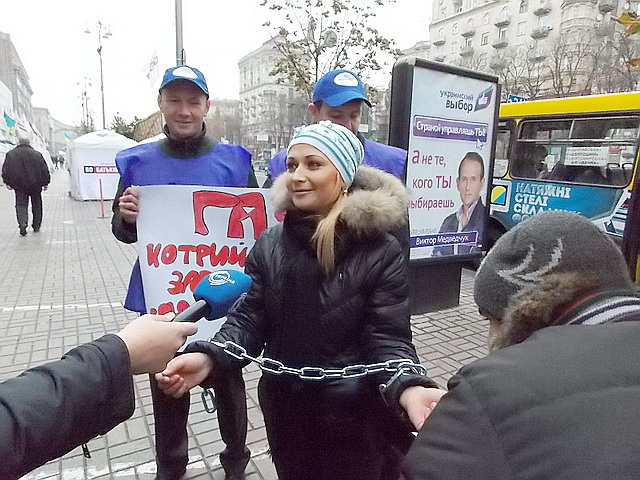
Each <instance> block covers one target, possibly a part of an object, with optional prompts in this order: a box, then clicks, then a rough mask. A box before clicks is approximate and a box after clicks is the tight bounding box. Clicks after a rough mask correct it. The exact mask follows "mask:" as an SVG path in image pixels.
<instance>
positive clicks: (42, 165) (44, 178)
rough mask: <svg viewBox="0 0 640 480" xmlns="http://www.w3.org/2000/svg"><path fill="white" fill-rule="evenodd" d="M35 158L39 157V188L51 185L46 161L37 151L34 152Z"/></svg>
mask: <svg viewBox="0 0 640 480" xmlns="http://www.w3.org/2000/svg"><path fill="white" fill-rule="evenodd" d="M35 153H36V156H37V157H39V161H38V177H39V178H40V186H41V187H46V186H47V185H49V183H51V173H50V172H49V166H48V165H47V161H46V160H45V159H44V157H43V156H42V154H41V153H40V152H38V151H35Z"/></svg>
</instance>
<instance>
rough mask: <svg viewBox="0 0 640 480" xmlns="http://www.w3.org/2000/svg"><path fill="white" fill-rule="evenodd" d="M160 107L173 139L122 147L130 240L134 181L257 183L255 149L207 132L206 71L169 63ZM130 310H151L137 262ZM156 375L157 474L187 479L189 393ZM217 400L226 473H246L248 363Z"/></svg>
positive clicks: (122, 193)
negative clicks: (167, 386) (179, 393)
mask: <svg viewBox="0 0 640 480" xmlns="http://www.w3.org/2000/svg"><path fill="white" fill-rule="evenodd" d="M158 106H159V107H160V111H161V112H162V114H163V115H164V118H165V121H166V125H165V127H164V133H165V134H166V136H167V138H165V139H163V140H160V141H158V142H153V143H147V144H142V145H137V146H135V147H132V148H129V149H127V150H124V151H122V152H120V153H118V155H117V157H116V165H117V167H118V171H119V172H120V185H119V187H118V191H117V193H116V197H115V200H114V202H113V209H114V210H113V212H114V213H113V219H112V222H111V224H112V230H113V234H114V235H115V237H116V238H117V239H118V240H120V241H122V242H125V243H134V242H136V241H137V240H138V237H137V231H136V220H137V217H138V194H137V190H136V188H135V187H133V186H132V185H169V184H170V185H204V186H211V187H257V186H258V184H257V182H256V180H255V175H254V173H253V168H252V166H251V154H250V153H249V152H248V151H247V150H245V149H244V148H242V147H240V146H239V145H229V144H223V143H217V142H215V141H213V140H212V139H211V138H210V137H208V136H207V135H206V129H205V124H204V117H205V116H206V114H207V112H208V111H209V106H210V102H209V90H208V88H207V83H206V81H205V78H204V75H203V74H202V73H201V72H200V71H199V70H197V69H195V68H191V67H188V66H186V65H182V66H178V67H173V68H169V69H168V70H167V71H166V72H165V74H164V77H163V80H162V84H161V86H160V92H159V95H158ZM124 306H125V308H126V309H128V310H132V311H135V312H141V313H142V312H145V311H146V305H145V301H144V293H143V289H142V276H141V273H140V266H139V264H138V262H137V261H136V264H135V265H134V268H133V272H132V273H131V280H130V283H129V290H128V292H127V298H126V300H125V305H124ZM150 381H151V394H152V398H153V416H154V419H155V434H156V437H155V439H156V463H157V467H158V474H157V479H159V480H177V479H179V478H181V477H182V476H183V475H184V473H185V471H186V467H187V463H188V461H189V457H188V437H187V417H188V414H189V406H190V400H189V396H188V395H187V396H184V397H182V398H180V399H175V398H171V397H168V396H166V395H164V394H163V393H162V392H161V391H160V390H159V388H158V386H157V383H156V381H155V379H154V378H151V379H150ZM212 387H213V389H214V392H215V395H216V402H217V406H218V409H217V414H218V423H219V425H220V435H221V437H222V440H223V442H224V443H225V444H226V447H225V449H224V451H223V452H222V453H221V454H220V463H221V464H222V467H223V468H224V470H225V474H226V477H225V478H226V479H228V480H231V479H233V480H239V479H244V478H245V473H244V472H245V468H246V466H247V464H248V462H249V458H250V455H251V453H250V451H249V449H248V448H247V447H246V444H245V443H246V437H247V401H246V396H245V385H244V380H243V378H242V366H238V367H237V368H235V369H230V370H228V371H227V372H225V375H220V376H218V377H216V379H215V382H214V383H213V385H212Z"/></svg>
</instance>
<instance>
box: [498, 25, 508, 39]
mask: <svg viewBox="0 0 640 480" xmlns="http://www.w3.org/2000/svg"><path fill="white" fill-rule="evenodd" d="M506 39H507V29H506V27H502V28H500V29H499V30H498V40H500V41H501V42H502V41H505V40H506Z"/></svg>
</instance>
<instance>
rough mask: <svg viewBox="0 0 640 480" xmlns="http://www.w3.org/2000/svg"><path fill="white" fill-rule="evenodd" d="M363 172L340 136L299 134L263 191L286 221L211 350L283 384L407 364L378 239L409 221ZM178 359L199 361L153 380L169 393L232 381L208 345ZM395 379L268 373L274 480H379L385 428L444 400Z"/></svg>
mask: <svg viewBox="0 0 640 480" xmlns="http://www.w3.org/2000/svg"><path fill="white" fill-rule="evenodd" d="M361 161H362V144H361V143H360V142H359V141H358V139H357V137H356V136H355V135H354V134H353V133H351V132H350V131H349V130H347V129H346V128H344V127H342V126H340V125H334V124H332V123H330V122H321V123H320V124H316V125H311V126H307V127H302V128H301V129H299V130H298V131H297V132H296V134H295V136H294V139H293V140H292V142H291V144H290V146H289V150H288V160H287V165H288V170H287V172H286V173H284V174H282V175H280V177H278V179H277V180H276V181H275V183H274V185H273V187H272V200H273V203H274V206H275V208H276V210H278V211H282V210H285V211H286V217H285V219H284V222H283V223H281V224H279V225H277V226H275V227H273V228H271V229H269V230H267V231H265V232H264V233H263V234H262V235H261V236H260V238H259V239H258V241H257V243H256V245H255V246H254V248H253V249H252V250H251V253H250V254H249V256H248V258H247V262H246V266H245V271H246V273H247V274H249V275H250V276H251V278H252V280H253V283H252V285H251V288H250V290H249V292H248V293H247V295H246V297H245V298H244V299H243V300H242V301H241V302H238V303H237V304H236V305H235V307H234V308H233V309H232V311H231V312H229V315H228V319H227V322H226V323H225V324H224V325H223V327H222V329H221V330H220V331H219V332H218V333H217V334H216V336H215V337H214V342H225V341H232V342H234V343H235V344H237V345H240V346H242V347H244V348H245V349H246V350H247V352H248V353H249V355H252V356H257V355H259V354H260V353H263V355H264V357H267V358H269V359H273V360H275V361H277V362H281V363H282V364H284V366H285V367H289V368H290V369H293V370H289V372H294V373H295V372H296V371H298V372H299V371H300V369H302V368H303V367H321V368H322V369H325V370H341V369H343V368H345V367H348V366H353V365H363V364H365V365H369V364H379V363H384V362H387V361H389V360H408V361H410V362H414V363H415V362H417V356H416V353H415V349H414V347H413V345H412V343H411V330H410V323H409V320H410V316H409V307H408V299H407V278H406V262H405V258H404V254H403V250H402V247H401V245H400V242H399V241H398V239H397V238H396V237H394V236H393V235H392V234H391V233H389V232H390V231H393V230H396V229H397V228H398V227H399V226H401V225H402V224H403V222H404V221H405V219H406V206H407V201H408V194H407V191H406V189H405V187H404V186H403V185H402V183H401V182H400V181H399V180H397V179H396V178H395V177H394V176H393V175H390V174H387V173H384V172H382V171H380V170H377V169H375V168H372V167H360V168H358V167H359V164H360V162H361ZM187 351H188V352H203V353H206V355H202V353H196V354H186V355H182V356H180V357H177V358H176V359H174V360H173V361H172V362H171V363H170V364H169V365H168V367H167V370H165V372H163V374H159V375H158V381H159V383H160V384H161V387H162V388H163V389H164V390H165V393H167V394H171V395H174V396H180V395H182V393H183V392H185V391H186V390H188V389H189V388H192V387H193V386H195V385H197V384H199V383H202V382H204V383H206V378H207V377H208V376H209V375H210V374H211V372H212V371H213V370H214V369H215V370H217V369H221V368H228V367H233V368H237V360H235V359H234V358H233V357H231V356H229V355H227V354H226V353H225V352H224V351H223V350H222V349H221V348H219V346H216V345H214V344H212V343H210V342H197V343H194V344H192V345H190V346H188V347H187ZM274 365H276V364H271V363H270V366H272V367H274ZM275 368H276V369H277V368H278V367H275ZM354 371H356V369H354V370H347V373H349V372H354ZM307 372H308V373H310V374H314V373H317V371H316V370H313V371H307ZM394 373H395V371H394V369H388V370H383V371H378V372H375V373H372V374H369V375H365V376H359V377H349V378H333V377H332V378H329V379H327V378H325V379H323V380H310V379H302V378H300V376H299V375H295V374H290V373H283V374H274V373H268V372H267V373H265V374H264V375H263V376H262V378H261V379H260V384H259V389H258V394H259V400H260V405H261V407H262V411H263V414H264V418H265V425H266V428H267V436H268V439H269V444H270V446H271V452H272V455H273V460H274V463H275V465H276V469H277V471H278V476H279V478H280V479H281V480H287V479H303V478H304V479H343V478H344V479H350V480H353V479H363V480H364V479H366V480H375V479H379V478H383V473H382V472H383V469H384V468H388V466H385V467H383V465H382V464H383V462H384V461H385V458H386V459H388V458H389V455H388V452H387V451H385V450H386V449H387V448H388V447H389V442H388V441H385V440H388V439H383V438H382V437H383V436H384V435H382V434H381V431H382V426H383V425H385V424H386V423H387V422H386V421H385V420H384V417H385V416H388V413H395V414H397V415H402V414H403V413H406V414H407V415H408V418H409V419H410V420H411V422H412V423H413V424H414V426H416V427H419V426H420V425H421V423H422V422H423V421H424V418H425V417H426V416H427V415H428V414H429V412H430V409H431V408H432V407H433V404H434V402H437V400H438V399H439V398H440V396H441V395H442V393H443V392H442V391H440V390H437V385H436V384H435V383H434V382H433V381H431V380H430V379H429V378H428V377H426V376H424V375H421V374H420V372H419V371H418V369H417V368H414V369H413V370H412V371H407V372H404V374H401V375H396V376H395V378H394ZM392 378H393V381H391V380H392ZM382 384H388V386H387V387H386V388H382V389H381V390H383V396H384V401H383V399H382V398H381V397H380V395H379V394H378V391H379V386H380V385H382ZM425 387H426V388H425ZM385 403H386V405H388V407H386V406H385ZM401 405H402V407H404V408H402V407H401ZM385 410H386V411H385ZM394 410H395V412H394ZM405 410H406V412H405Z"/></svg>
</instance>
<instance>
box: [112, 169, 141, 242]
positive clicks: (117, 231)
mask: <svg viewBox="0 0 640 480" xmlns="http://www.w3.org/2000/svg"><path fill="white" fill-rule="evenodd" d="M125 190H126V188H125V186H124V184H123V183H122V180H120V182H118V190H117V191H116V195H115V197H114V199H113V205H112V206H111V210H112V211H113V216H112V217H111V231H112V232H113V236H114V237H116V238H117V239H118V240H120V241H121V242H123V243H136V242H137V241H138V229H137V225H136V224H135V223H127V222H125V221H124V220H123V219H122V215H120V211H119V210H118V202H119V201H120V197H122V194H123V193H124V191H125Z"/></svg>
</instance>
